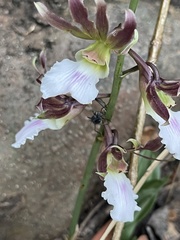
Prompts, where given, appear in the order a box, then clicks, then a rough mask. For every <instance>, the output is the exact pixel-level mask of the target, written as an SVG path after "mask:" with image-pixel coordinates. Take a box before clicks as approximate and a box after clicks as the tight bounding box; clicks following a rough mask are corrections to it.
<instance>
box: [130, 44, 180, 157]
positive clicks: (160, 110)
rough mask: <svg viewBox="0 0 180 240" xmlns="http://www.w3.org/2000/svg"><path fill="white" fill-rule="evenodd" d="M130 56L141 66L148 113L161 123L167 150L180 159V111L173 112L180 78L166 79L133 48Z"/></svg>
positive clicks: (141, 86)
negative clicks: (174, 98)
mask: <svg viewBox="0 0 180 240" xmlns="http://www.w3.org/2000/svg"><path fill="white" fill-rule="evenodd" d="M129 54H130V56H131V57H132V58H133V59H134V60H135V62H136V63H137V65H138V68H139V85H140V91H141V95H142V98H143V101H144V104H145V108H146V113H147V114H149V115H150V116H151V117H152V118H154V120H155V121H157V122H158V123H159V130H160V131H159V136H160V137H161V138H162V140H161V142H162V143H163V144H164V145H165V147H166V148H167V150H168V151H169V152H170V153H171V154H172V155H173V156H174V157H175V158H176V159H178V160H180V137H179V136H180V112H173V111H172V110H171V108H172V107H173V106H174V105H175V101H174V100H173V99H172V97H176V96H178V95H179V89H180V80H165V79H163V78H161V77H160V76H159V72H158V70H157V68H156V66H155V65H154V64H152V63H146V62H144V61H143V59H142V58H141V57H140V56H139V55H138V54H137V53H135V52H134V51H133V50H132V49H131V50H130V51H129Z"/></svg>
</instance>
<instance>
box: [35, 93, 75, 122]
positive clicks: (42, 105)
mask: <svg viewBox="0 0 180 240" xmlns="http://www.w3.org/2000/svg"><path fill="white" fill-rule="evenodd" d="M73 102H74V100H73V99H72V98H71V97H68V96H64V95H61V96H57V97H52V98H47V99H43V98H41V100H40V102H39V103H38V104H37V106H36V107H37V108H38V109H39V110H40V111H41V112H42V113H41V114H40V115H39V118H41V119H50V118H55V119H57V118H62V117H64V116H65V115H67V114H68V113H69V112H70V110H71V107H72V104H73Z"/></svg>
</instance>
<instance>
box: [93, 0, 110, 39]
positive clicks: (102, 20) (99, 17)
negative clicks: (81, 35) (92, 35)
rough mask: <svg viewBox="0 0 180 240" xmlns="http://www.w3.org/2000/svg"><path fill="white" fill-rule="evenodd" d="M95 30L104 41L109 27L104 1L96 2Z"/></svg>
mask: <svg viewBox="0 0 180 240" xmlns="http://www.w3.org/2000/svg"><path fill="white" fill-rule="evenodd" d="M96 28H97V30H98V32H99V36H100V37H101V39H102V40H106V38H107V33H108V28H109V26H108V19H107V15H106V3H105V2H104V0H98V1H97V12H96Z"/></svg>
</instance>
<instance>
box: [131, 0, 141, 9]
mask: <svg viewBox="0 0 180 240" xmlns="http://www.w3.org/2000/svg"><path fill="white" fill-rule="evenodd" d="M138 3H139V0H131V1H130V3H129V8H130V9H131V10H132V11H133V12H135V11H136V9H137V6H138Z"/></svg>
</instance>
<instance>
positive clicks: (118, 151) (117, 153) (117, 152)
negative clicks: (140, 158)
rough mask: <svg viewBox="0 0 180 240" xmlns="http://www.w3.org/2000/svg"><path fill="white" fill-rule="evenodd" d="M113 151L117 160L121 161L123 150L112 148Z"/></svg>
mask: <svg viewBox="0 0 180 240" xmlns="http://www.w3.org/2000/svg"><path fill="white" fill-rule="evenodd" d="M111 153H112V155H113V157H114V158H115V159H116V160H117V161H121V160H122V159H123V155H122V152H121V151H120V150H119V149H118V148H112V150H111Z"/></svg>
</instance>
